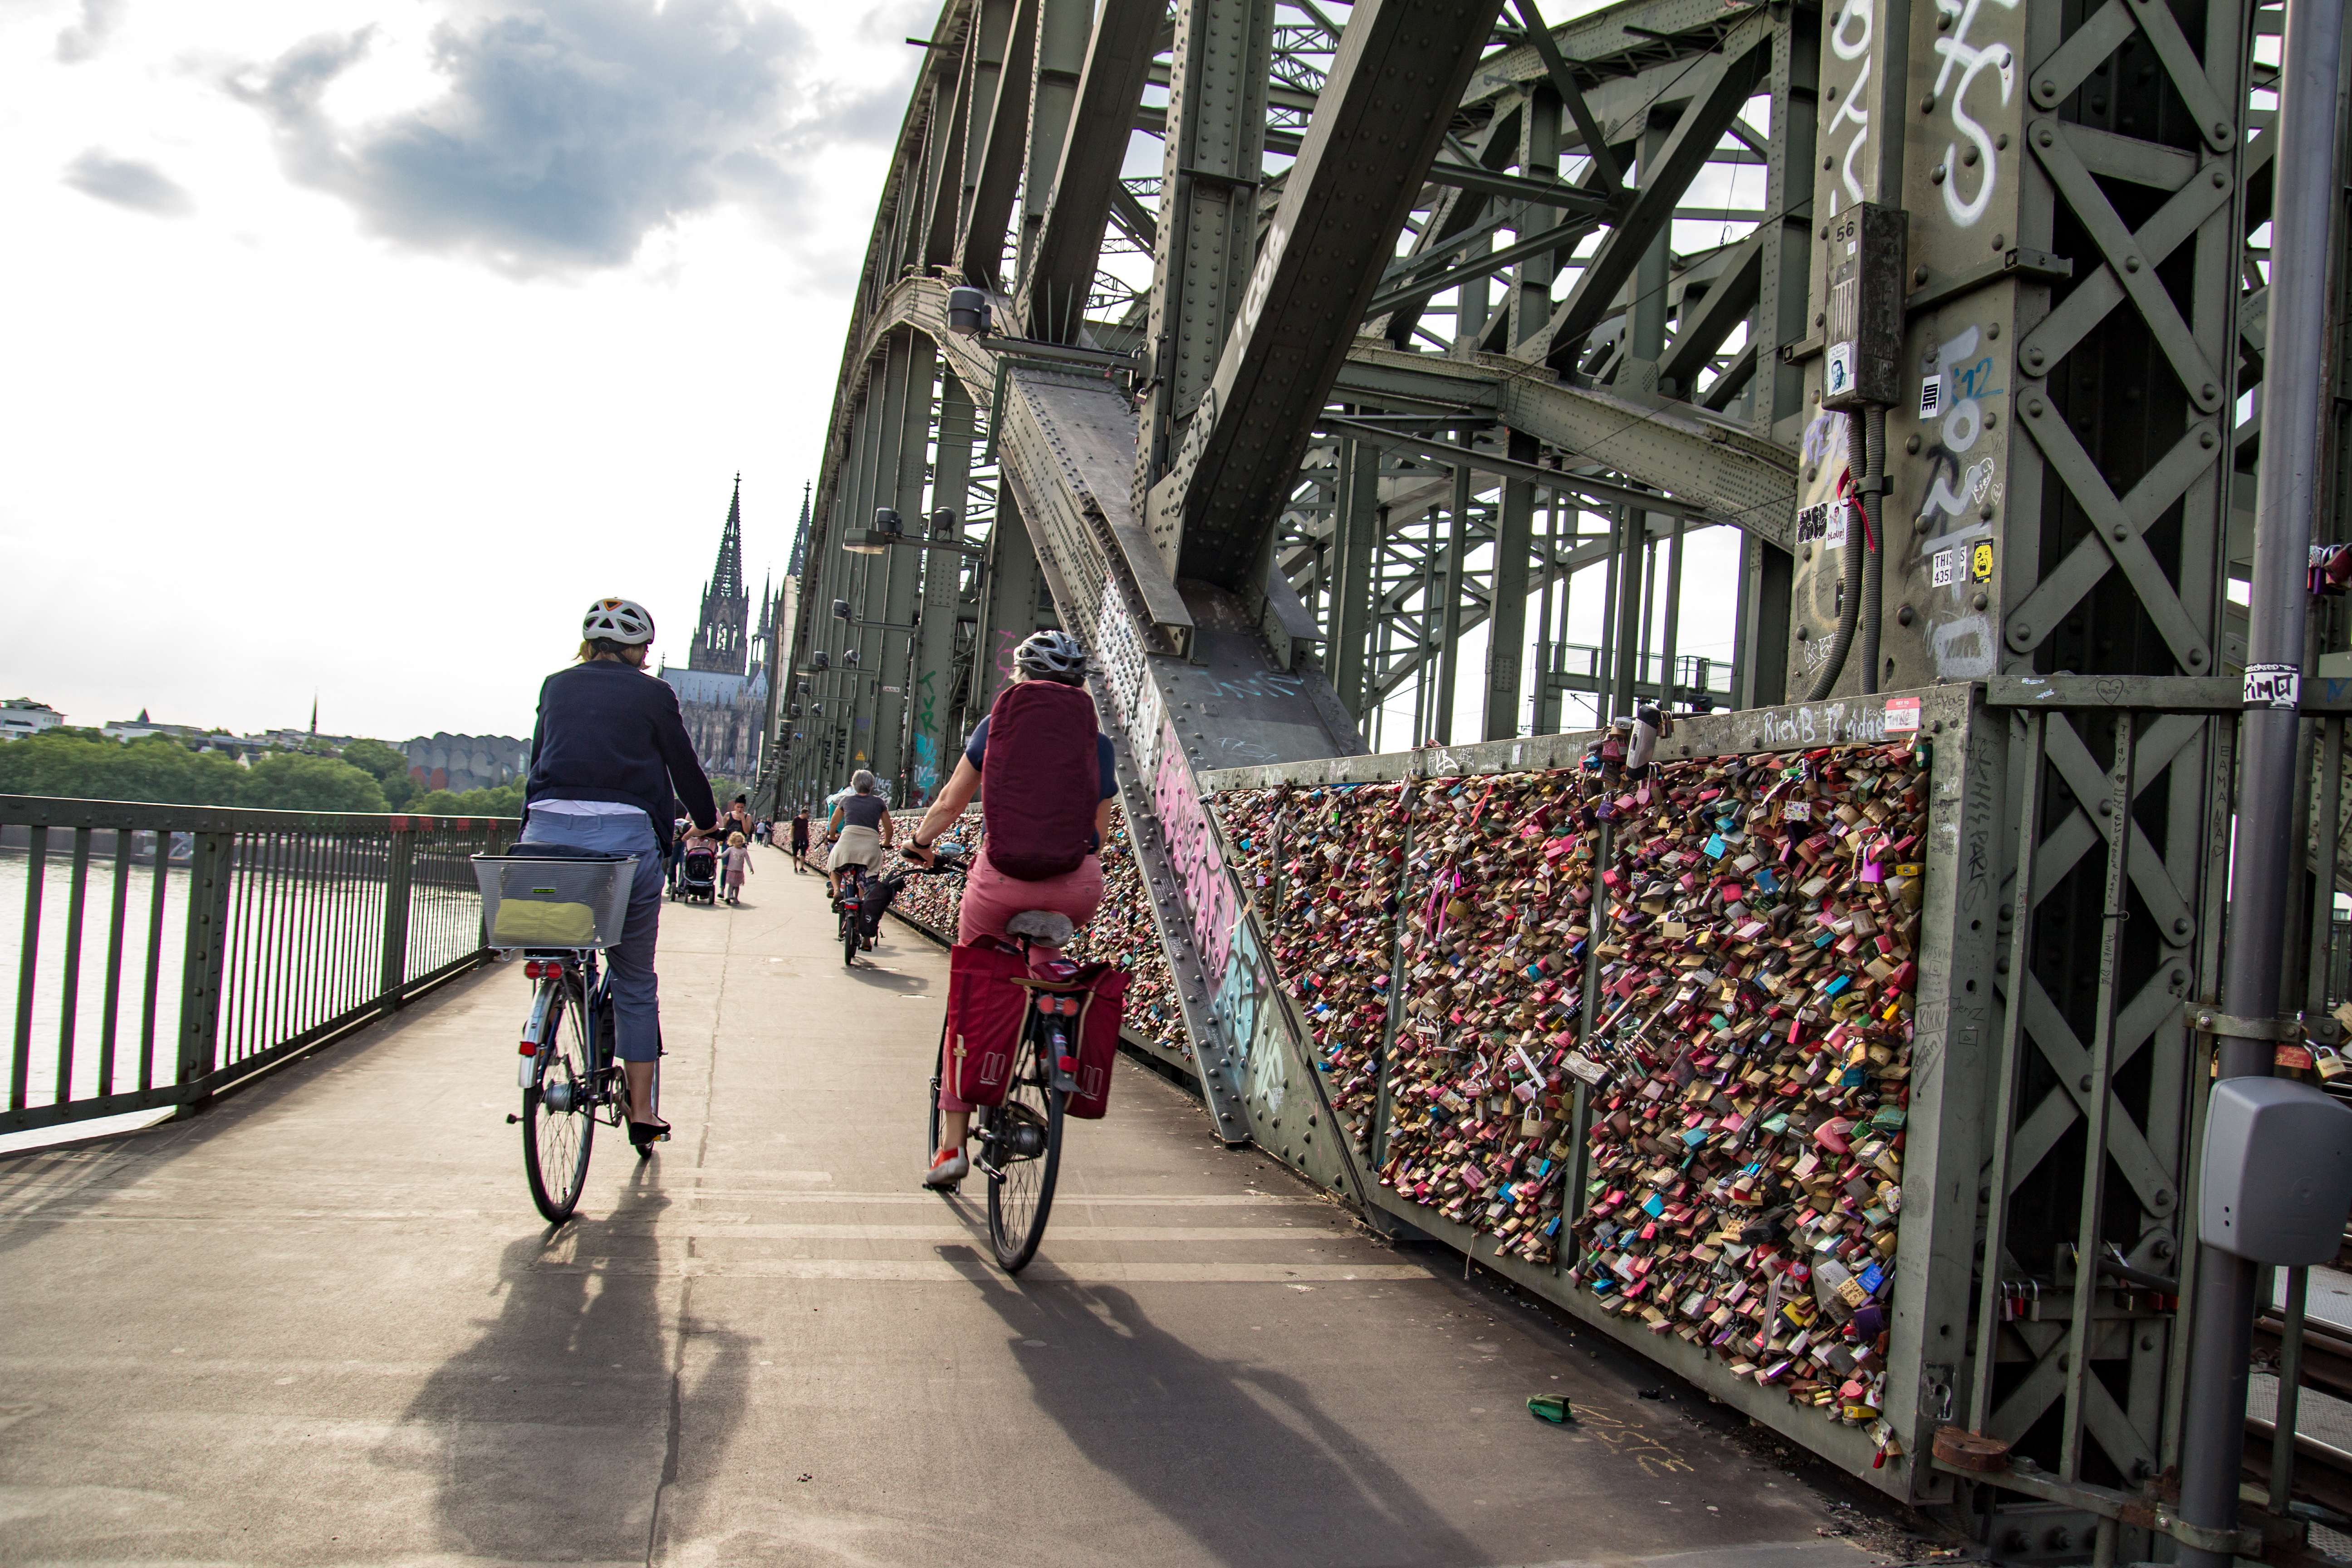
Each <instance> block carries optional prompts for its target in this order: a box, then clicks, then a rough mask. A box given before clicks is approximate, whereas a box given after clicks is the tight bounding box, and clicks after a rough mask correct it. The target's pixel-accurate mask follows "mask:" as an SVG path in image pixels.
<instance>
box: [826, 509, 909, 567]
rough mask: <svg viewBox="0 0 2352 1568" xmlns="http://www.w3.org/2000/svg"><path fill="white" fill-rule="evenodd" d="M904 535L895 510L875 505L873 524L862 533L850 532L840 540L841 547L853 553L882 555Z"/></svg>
mask: <svg viewBox="0 0 2352 1568" xmlns="http://www.w3.org/2000/svg"><path fill="white" fill-rule="evenodd" d="M904 537H905V530H904V529H903V528H902V527H901V525H900V523H899V520H898V511H897V510H896V509H895V508H892V507H887V506H877V507H876V508H875V509H874V526H873V527H872V528H870V529H867V530H866V531H865V532H864V533H853V534H851V535H850V536H849V537H848V538H846V539H845V540H843V541H842V542H841V547H842V548H843V549H844V550H846V551H848V552H850V553H851V554H853V555H883V554H887V553H888V552H889V549H890V546H892V545H894V544H896V543H898V542H899V541H900V540H901V539H903V538H904Z"/></svg>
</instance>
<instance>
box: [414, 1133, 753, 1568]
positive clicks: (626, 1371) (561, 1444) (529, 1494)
mask: <svg viewBox="0 0 2352 1568" xmlns="http://www.w3.org/2000/svg"><path fill="white" fill-rule="evenodd" d="M599 1142H603V1141H602V1140H601V1139H600V1140H599ZM614 1142H615V1144H616V1145H617V1146H618V1148H619V1152H620V1155H621V1157H622V1158H624V1159H627V1158H628V1152H627V1147H626V1145H625V1144H624V1143H620V1141H619V1140H618V1139H617V1138H616V1139H615V1140H614ZM601 1154H604V1151H600V1155H601ZM632 1165H633V1169H632V1171H631V1173H630V1176H629V1181H628V1196H627V1197H626V1198H625V1199H624V1200H623V1202H622V1203H621V1204H619V1205H616V1206H615V1207H614V1211H613V1212H612V1213H610V1214H609V1215H604V1216H603V1217H601V1218H575V1219H573V1220H572V1221H571V1222H570V1223H569V1224H566V1225H564V1226H550V1227H548V1228H547V1229H545V1230H543V1231H537V1232H534V1233H533V1234H531V1235H530V1236H528V1237H518V1238H517V1239H516V1240H514V1241H512V1242H510V1243H509V1244H508V1246H507V1247H506V1251H505V1255H504V1257H503V1258H502V1259H501V1261H500V1265H499V1285H498V1288H497V1299H498V1312H497V1315H496V1316H495V1317H492V1318H488V1319H486V1320H482V1321H480V1327H481V1330H482V1332H481V1336H480V1338H479V1339H478V1340H477V1341H476V1342H474V1343H473V1345H472V1346H470V1347H469V1348H467V1350H465V1351H463V1352H460V1353H458V1354H457V1355H455V1356H452V1357H450V1358H449V1360H447V1361H446V1362H444V1363H442V1364H441V1365H440V1366H439V1367H438V1368H436V1370H435V1371H434V1373H433V1374H432V1375H431V1376H430V1377H429V1378H427V1379H426V1381H425V1384H424V1386H423V1387H422V1388H421V1389H419V1390H418V1392H417V1394H416V1396H415V1399H414V1400H412V1401H411V1402H410V1405H409V1406H408V1409H407V1411H406V1412H405V1413H404V1416H403V1417H402V1422H401V1426H400V1427H399V1428H398V1430H397V1433H396V1435H395V1436H394V1437H392V1438H390V1439H388V1440H387V1441H386V1442H384V1443H383V1445H381V1446H380V1447H379V1448H378V1450H377V1452H376V1455H375V1458H376V1462H377V1463H379V1464H381V1465H384V1466H387V1467H389V1468H399V1469H407V1470H412V1471H414V1470H420V1469H421V1470H425V1471H426V1472H427V1473H428V1474H430V1475H431V1476H432V1477H433V1479H434V1481H435V1484H436V1494H435V1506H436V1512H437V1520H436V1524H437V1527H438V1531H439V1533H440V1536H441V1540H442V1542H443V1544H444V1545H445V1547H446V1549H447V1550H449V1551H452V1552H463V1553H466V1554H467V1555H469V1556H478V1557H483V1558H488V1559H492V1560H496V1561H503V1562H552V1561H592V1562H611V1561H616V1560H631V1561H645V1560H646V1558H647V1556H648V1553H649V1552H651V1551H652V1550H653V1547H654V1542H655V1537H656V1525H658V1531H659V1534H660V1536H661V1537H663V1538H667V1539H676V1538H677V1537H678V1536H680V1535H681V1534H684V1533H689V1532H690V1529H691V1526H692V1523H693V1519H692V1517H691V1516H692V1513H693V1511H694V1509H695V1503H694V1492H693V1489H691V1488H690V1487H688V1488H685V1489H679V1488H678V1487H677V1483H678V1482H679V1481H680V1480H681V1476H680V1472H679V1454H680V1451H681V1447H682V1446H683V1444H684V1442H685V1440H686V1437H687V1436H688V1435H689V1434H690V1435H691V1440H692V1443H693V1446H694V1448H695V1450H696V1451H697V1452H698V1453H700V1454H712V1455H719V1454H724V1453H725V1452H726V1450H727V1447H728V1444H729V1442H730V1438H731V1436H733V1433H734V1431H735V1429H736V1427H737V1426H739V1425H740V1422H741V1420H742V1416H743V1409H744V1402H745V1396H746V1394H747V1392H748V1389H747V1382H746V1370H747V1367H748V1364H749V1359H750V1357H749V1351H750V1344H749V1342H747V1341H745V1340H744V1339H743V1338H742V1337H741V1336H740V1335H737V1334H733V1333H729V1332H724V1331H721V1332H718V1333H715V1334H714V1333H709V1332H707V1331H700V1330H698V1327H697V1325H696V1324H695V1322H694V1321H693V1319H692V1316H691V1307H690V1301H691V1289H692V1281H691V1280H688V1279H679V1278H678V1277H677V1275H676V1274H675V1273H666V1272H664V1271H663V1269H662V1268H661V1267H660V1263H661V1258H660V1254H659V1248H658V1244H657V1242H656V1237H655V1236H654V1227H653V1221H654V1220H655V1218H656V1216H657V1215H659V1214H660V1213H661V1211H662V1210H664V1209H666V1208H667V1207H668V1206H669V1200H668V1199H667V1198H665V1197H663V1196H662V1195H661V1194H659V1192H658V1191H657V1190H656V1188H655V1187H654V1186H653V1185H652V1184H653V1182H654V1181H655V1180H656V1173H655V1172H654V1171H653V1169H652V1168H650V1167H647V1166H645V1165H641V1164H636V1163H635V1162H634V1161H633V1162H632ZM673 1300H674V1301H675V1302H676V1310H677V1313H678V1316H679V1321H678V1323H677V1333H676V1335H675V1336H674V1335H673V1332H672V1329H671V1325H670V1324H669V1323H667V1322H666V1321H665V1317H664V1314H665V1306H666V1303H667V1302H668V1301H673ZM714 1352H715V1353H714ZM685 1479H688V1480H689V1481H690V1480H691V1479H692V1478H685Z"/></svg>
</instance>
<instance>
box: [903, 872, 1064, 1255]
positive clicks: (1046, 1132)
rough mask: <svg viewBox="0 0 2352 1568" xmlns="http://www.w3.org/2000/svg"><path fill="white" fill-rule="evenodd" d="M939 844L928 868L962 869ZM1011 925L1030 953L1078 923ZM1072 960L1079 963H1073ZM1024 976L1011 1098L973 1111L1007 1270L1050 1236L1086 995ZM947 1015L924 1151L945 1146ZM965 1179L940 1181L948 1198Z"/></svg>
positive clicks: (1022, 917)
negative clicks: (1068, 1064) (1067, 1067)
mask: <svg viewBox="0 0 2352 1568" xmlns="http://www.w3.org/2000/svg"><path fill="white" fill-rule="evenodd" d="M935 849H936V851H937V852H938V853H939V855H940V863H939V864H938V865H937V866H936V867H933V868H930V869H932V870H936V871H952V872H956V873H958V874H961V872H962V871H963V869H964V865H963V858H962V854H961V850H959V849H957V848H956V847H954V846H952V845H949V844H940V845H938V846H935ZM904 878H905V874H904V873H899V874H898V879H899V880H900V881H901V882H903V881H904ZM886 880H887V879H886ZM892 890H893V891H895V890H896V889H895V888H894V889H892ZM1005 929H1006V934H1007V935H1009V936H1010V937H1011V938H1012V939H1013V942H1012V945H1013V947H1014V948H1015V949H1016V950H1017V951H1018V952H1020V953H1021V955H1022V957H1023V958H1024V959H1027V958H1028V957H1029V955H1030V950H1031V948H1032V947H1033V946H1034V947H1043V948H1049V949H1055V950H1058V949H1059V948H1060V947H1061V946H1062V944H1063V943H1064V942H1067V941H1068V940H1069V939H1070V936H1071V932H1072V927H1071V924H1070V919H1069V917H1068V916H1067V915H1062V914H1055V913H1053V912H1051V911H1045V910H1037V911H1032V912H1029V913H1024V914H1018V915H1015V916H1013V919H1012V920H1011V921H1007V922H1006V928H1005ZM1071 967H1072V969H1073V970H1074V971H1075V969H1076V965H1072V966H1071ZM1033 973H1034V971H1033ZM1020 984H1024V985H1026V986H1027V987H1028V989H1029V991H1030V1001H1029V1006H1028V1009H1027V1011H1026V1013H1025V1014H1024V1020H1025V1021H1024V1024H1023V1026H1022V1030H1021V1045H1020V1048H1019V1049H1018V1050H1017V1051H1016V1052H1015V1053H1014V1056H1013V1072H1012V1077H1011V1079H1010V1080H1009V1081H1008V1082H1007V1083H1006V1085H1005V1089H1004V1099H1003V1100H1002V1101H1001V1102H999V1103H998V1104H995V1105H983V1106H982V1107H980V1108H979V1109H978V1110H974V1111H973V1112H972V1118H971V1136H972V1142H973V1144H974V1146H975V1149H976V1151H977V1152H975V1153H974V1155H973V1157H972V1165H973V1167H974V1168H975V1169H976V1170H978V1171H979V1172H980V1173H982V1175H984V1176H986V1177H987V1178H988V1240H989V1245H990V1246H991V1247H992V1248H993V1249H994V1250H995V1253H996V1262H997V1266H998V1267H999V1268H1003V1270H1004V1271H1005V1272H1006V1273H1007V1274H1018V1273H1020V1272H1021V1270H1022V1269H1024V1268H1027V1267H1028V1266H1029V1260H1030V1259H1031V1258H1034V1257H1036V1256H1037V1244H1038V1243H1039V1242H1040V1241H1043V1240H1044V1239H1045V1219H1046V1216H1047V1215H1050V1214H1051V1213H1052V1212H1053V1208H1054V1183H1055V1179H1056V1178H1057V1177H1058V1176H1059V1175H1060V1174H1061V1170H1062V1118H1063V1112H1064V1110H1065V1108H1066V1101H1067V1100H1068V1097H1069V1094H1070V1091H1071V1090H1072V1089H1075V1088H1076V1084H1075V1083H1073V1082H1072V1081H1071V1079H1070V1076H1069V1074H1067V1073H1066V1072H1065V1071H1064V1070H1063V1069H1062V1066H1061V1064H1062V1063H1063V1062H1064V1061H1066V1060H1074V1059H1076V1056H1077V1054H1078V1053H1077V1039H1076V1029H1077V1022H1078V1007H1079V1001H1078V997H1077V994H1076V991H1075V989H1063V988H1059V987H1057V986H1056V985H1055V983H1053V982H1051V981H1045V980H1041V979H1037V978H1034V977H1032V978H1026V979H1024V980H1023V981H1022V982H1020ZM949 1022H950V1020H949V1019H947V1018H946V1017H945V1016H942V1017H941V1018H940V1052H939V1053H938V1054H935V1055H934V1056H933V1057H932V1058H931V1119H930V1142H929V1143H928V1144H927V1145H926V1146H925V1148H924V1151H923V1152H924V1153H925V1154H926V1155H927V1156H928V1155H929V1153H931V1152H933V1151H935V1150H937V1149H938V1148H939V1146H940V1067H939V1064H940V1062H941V1061H943V1060H944V1059H945V1052H946V1049H947V1042H948V1026H949ZM960 1185H961V1184H950V1185H948V1186H945V1187H940V1188H938V1189H935V1190H936V1191H938V1192H939V1194H940V1195H941V1196H942V1197H944V1196H946V1195H948V1194H950V1193H953V1192H955V1191H957V1190H958V1187H959V1186H960Z"/></svg>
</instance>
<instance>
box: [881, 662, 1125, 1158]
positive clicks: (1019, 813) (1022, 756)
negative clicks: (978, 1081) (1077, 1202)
mask: <svg viewBox="0 0 2352 1568" xmlns="http://www.w3.org/2000/svg"><path fill="white" fill-rule="evenodd" d="M1086 679H1087V650H1086V649H1085V648H1083V647H1079V646H1078V642H1077V639H1076V638H1075V637H1071V636H1070V635H1069V634H1068V633H1066V632H1058V631H1047V632H1039V633H1037V634H1036V635H1035V636H1034V637H1030V638H1029V639H1028V640H1027V641H1025V642H1024V643H1023V644H1022V645H1021V646H1020V647H1018V648H1016V649H1014V650H1013V682H1014V683H1013V685H1012V686H1010V687H1007V688H1006V689H1004V690H1003V692H1001V693H999V694H998V696H997V699H996V701H995V703H994V704H993V705H992V707H991V708H990V710H989V712H988V717H986V718H984V719H982V721H980V725H979V727H978V728H977V729H975V730H973V731H972V732H971V739H970V740H969V741H967V742H964V748H963V758H962V760H961V761H960V762H958V763H956V770H955V773H954V774H953V775H952V776H951V777H950V778H949V780H948V782H947V784H945V785H944V786H943V787H942V788H941V789H940V793H939V796H938V798H937V799H935V800H933V801H932V803H931V808H930V810H929V811H928V812H926V813H924V814H923V820H922V821H921V822H919V823H918V824H916V826H915V831H914V832H913V834H912V835H910V836H909V846H908V849H907V850H906V855H907V858H908V859H910V860H914V861H916V862H918V863H919V864H921V865H926V866H928V865H929V864H931V863H932V858H933V857H932V854H931V848H930V847H931V846H932V845H933V844H934V843H936V842H937V841H938V840H939V838H940V835H942V834H944V833H946V832H947V830H948V829H949V828H950V827H952V826H954V825H955V821H956V818H957V817H959V816H962V815H963V809H964V807H965V806H967V805H970V804H971V798H972V796H973V795H975V794H977V793H980V791H981V788H982V784H983V782H985V783H986V784H987V786H988V787H987V792H986V794H985V795H984V796H983V798H982V810H983V811H984V813H985V814H986V819H987V828H988V834H987V837H986V838H985V839H984V840H983V841H982V845H981V849H980V854H979V855H978V857H976V858H975V859H974V860H973V862H972V866H971V870H970V872H969V873H967V874H966V876H965V878H964V884H963V902H962V904H961V908H960V909H959V910H958V913H957V924H956V941H957V942H963V943H969V942H977V941H979V940H980V939H981V938H982V937H995V938H997V939H999V940H1003V937H1004V935H1005V931H1004V923H1005V921H1009V920H1011V919H1012V918H1013V916H1014V915H1017V914H1020V913H1022V912H1023V911H1024V910H1054V911H1055V912H1057V913H1060V914H1064V915H1067V916H1068V917H1069V919H1070V923H1071V924H1072V925H1073V926H1082V925H1084V924H1086V922H1087V921H1088V920H1090V919H1092V918H1093V916H1094V912H1095V910H1096V908H1097V906H1098V905H1100V904H1101V902H1102V897H1103V874H1102V858H1101V851H1102V841H1103V835H1104V834H1106V833H1108V831H1109V830H1110V805H1111V802H1112V801H1113V800H1114V799H1116V798H1117V796H1118V774H1117V772H1116V769H1115V763H1113V760H1112V753H1111V745H1110V737H1108V735H1105V734H1103V733H1102V732H1101V731H1099V730H1097V728H1096V727H1095V705H1094V699H1093V698H1091V697H1089V696H1087V691H1086ZM992 726H993V727H994V728H995V729H996V731H998V743H997V744H996V745H995V746H994V747H993V748H992V747H991V746H990V744H989V731H990V729H991V727H992ZM941 1043H942V1045H943V1046H944V1044H945V1042H944V1040H943V1041H942V1042H941ZM945 1065H946V1064H945V1063H942V1064H941V1066H942V1068H944V1067H945ZM971 1109H972V1108H971V1104H970V1103H969V1102H968V1101H966V1100H961V1099H959V1098H958V1097H957V1096H955V1095H953V1094H950V1093H949V1092H948V1089H947V1087H946V1082H945V1079H944V1074H943V1075H942V1081H941V1085H940V1146H939V1148H937V1149H935V1150H933V1151H932V1152H931V1165H930V1169H929V1172H927V1173H925V1174H924V1177H923V1181H924V1184H926V1185H928V1186H935V1187H938V1186H946V1185H947V1184H950V1183H951V1182H956V1181H960V1180H961V1179H962V1177H963V1176H964V1174H965V1173H966V1172H968V1171H969V1170H970V1169H971V1162H970V1160H969V1159H968V1158H967V1157H966V1156H965V1154H964V1150H963V1143H964V1139H965V1137H966V1135H967V1134H968V1133H969V1131H971Z"/></svg>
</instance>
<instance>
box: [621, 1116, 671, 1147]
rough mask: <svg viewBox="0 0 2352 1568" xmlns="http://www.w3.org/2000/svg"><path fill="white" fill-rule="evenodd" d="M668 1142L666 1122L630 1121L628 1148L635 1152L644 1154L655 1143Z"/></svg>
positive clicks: (667, 1124) (667, 1125)
mask: <svg viewBox="0 0 2352 1568" xmlns="http://www.w3.org/2000/svg"><path fill="white" fill-rule="evenodd" d="M667 1142H669V1123H668V1122H667V1121H632V1122H630V1123H629V1146H630V1147H631V1148H633V1149H635V1150H636V1151H637V1152H639V1153H643V1152H646V1150H648V1149H650V1148H652V1147H653V1146H654V1145H655V1144H656V1143H667Z"/></svg>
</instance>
